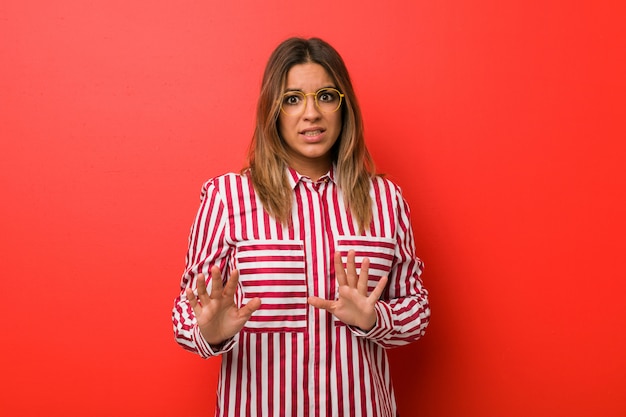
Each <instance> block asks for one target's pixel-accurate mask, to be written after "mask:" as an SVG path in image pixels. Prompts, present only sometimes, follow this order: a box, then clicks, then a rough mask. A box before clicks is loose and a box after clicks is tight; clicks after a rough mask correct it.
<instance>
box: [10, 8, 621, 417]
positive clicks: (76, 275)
mask: <svg viewBox="0 0 626 417" xmlns="http://www.w3.org/2000/svg"><path fill="white" fill-rule="evenodd" d="M382 3H385V4H386V5H385V6H382V5H381V2H373V1H372V2H369V4H363V2H361V1H356V0H355V1H347V2H337V1H327V0H322V1H318V2H316V3H310V2H309V3H297V2H283V1H278V0H270V1H265V2H256V1H252V0H249V1H245V2H227V1H220V2H215V1H204V2H199V1H197V2H189V1H183V2H173V1H163V0H156V1H155V0H153V1H147V0H130V1H129V0H95V1H83V0H57V1H44V0H40V1H37V0H4V1H3V2H2V4H0V138H1V147H0V192H1V194H2V204H0V236H1V237H0V273H1V276H0V294H1V295H2V298H3V299H2V314H1V315H0V328H1V329H2V331H0V349H1V353H2V355H0V385H1V387H0V414H1V415H3V416H35V415H45V416H107V417H108V416H139V415H144V416H157V417H158V416H173V415H176V416H208V415H211V410H212V407H213V404H214V389H215V376H216V369H217V367H218V362H219V360H211V361H202V360H201V359H199V358H197V357H195V356H193V355H191V354H188V353H186V352H184V351H183V350H182V349H180V348H179V347H178V346H177V345H176V344H175V343H174V341H173V337H172V332H171V324H170V309H171V306H172V300H173V298H174V296H175V295H176V292H177V291H178V283H179V277H180V274H181V272H182V268H183V261H184V253H185V249H186V238H187V233H188V231H189V227H190V225H191V221H192V219H193V215H194V214H195V211H196V208H197V206H198V203H199V200H198V197H199V191H200V186H201V184H202V182H203V181H204V180H205V179H207V178H208V177H210V176H213V175H216V174H220V173H223V172H225V171H232V170H238V169H239V168H240V167H241V166H242V164H243V162H244V155H245V151H246V148H247V144H248V141H249V138H250V136H251V133H252V127H253V120H254V114H253V112H254V105H255V101H256V95H257V91H258V87H259V82H260V77H261V72H262V69H263V67H264V64H265V61H266V59H267V57H268V55H269V53H270V52H271V50H272V49H273V48H274V46H275V45H276V44H277V43H278V42H279V41H280V40H282V39H283V38H285V37H286V36H289V35H295V34H298V35H305V36H311V35H318V36H321V37H323V38H326V39H327V40H329V41H330V42H331V43H332V44H333V45H335V46H336V47H337V48H338V49H339V51H340V52H341V53H342V54H343V56H344V58H345V59H346V61H347V63H348V66H349V68H350V70H351V72H352V75H353V78H354V82H355V85H356V89H357V92H358V94H359V96H360V99H361V102H362V106H363V110H364V113H365V117H366V130H367V138H368V141H369V146H370V147H371V150H372V152H373V154H374V156H375V158H376V161H377V163H378V166H379V168H380V171H383V172H386V173H388V175H389V176H390V177H391V178H393V179H395V180H396V181H397V182H398V183H399V184H400V185H401V186H402V187H403V189H404V191H405V194H406V197H407V199H408V200H409V203H410V204H411V207H412V214H413V225H414V229H415V233H416V236H417V247H418V251H419V255H420V256H421V257H422V258H423V259H424V260H425V262H426V271H425V275H424V279H425V283H426V285H427V287H428V288H429V289H430V291H431V300H432V309H433V316H432V322H431V327H430V328H429V331H428V334H427V336H426V337H425V338H424V339H423V340H422V341H420V342H418V343H417V344H415V345H412V346H410V347H406V348H401V349H398V350H395V351H393V352H392V361H393V365H394V368H393V373H394V378H395V382H396V385H397V392H398V401H399V405H400V411H401V412H402V415H404V416H412V415H418V416H425V417H430V416H438V417H449V416H464V417H484V416H497V417H500V416H507V417H508V416H511V417H512V416H551V417H552V416H567V417H573V416H604V417H610V416H616V417H617V416H624V415H626V354H625V352H626V336H625V332H624V329H625V328H626V302H624V293H625V292H626V273H625V268H624V259H626V257H625V255H624V251H625V249H626V237H625V236H626V221H625V220H624V214H625V213H626V193H625V191H624V190H625V189H626V169H625V167H624V165H625V164H626V127H625V126H626V123H625V122H626V100H625V99H624V97H625V96H626V76H625V74H626V63H625V57H626V54H625V51H626V29H624V27H625V26H624V16H625V11H626V10H625V7H624V6H623V4H624V3H623V2H622V1H618V0H614V1H609V0H606V1H603V0H600V1H586V2H577V1H574V2H572V1H564V0H555V1H549V2H526V1H521V0H515V1H490V0H474V1H463V0H443V1H437V2H435V1H424V0H418V1H410V2H409V1H391V2H382Z"/></svg>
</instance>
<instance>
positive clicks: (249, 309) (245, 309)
mask: <svg viewBox="0 0 626 417" xmlns="http://www.w3.org/2000/svg"><path fill="white" fill-rule="evenodd" d="M259 308H261V299H260V298H259V297H254V298H253V299H252V300H250V301H248V304H246V305H244V306H242V307H241V308H240V309H239V312H240V314H242V315H243V316H244V317H248V318H250V316H251V315H252V313H254V312H255V311H257V310H258V309H259Z"/></svg>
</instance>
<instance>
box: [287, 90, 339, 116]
mask: <svg viewBox="0 0 626 417" xmlns="http://www.w3.org/2000/svg"><path fill="white" fill-rule="evenodd" d="M327 90H332V91H335V92H337V94H338V95H339V104H338V105H337V108H336V109H335V110H333V111H328V112H327V111H324V110H322V108H321V107H320V104H319V103H318V101H317V95H318V94H319V93H320V92H322V91H327ZM294 93H295V94H300V95H302V96H304V105H303V106H302V110H301V111H300V112H299V113H287V112H286V111H285V110H284V109H283V103H284V101H285V97H286V96H287V95H290V94H294ZM308 96H313V97H314V100H315V107H317V109H318V110H319V111H320V112H321V113H323V114H332V113H335V112H336V111H337V110H339V109H340V108H341V105H342V104H343V101H344V100H343V98H344V97H345V96H346V95H345V94H344V93H342V92H341V91H339V90H337V89H336V88H335V87H322V88H320V89H319V90H317V91H316V92H314V93H304V92H302V91H288V92H286V93H283V95H282V96H280V111H281V112H283V113H284V114H286V115H287V116H302V114H304V112H305V111H306V105H307V100H308Z"/></svg>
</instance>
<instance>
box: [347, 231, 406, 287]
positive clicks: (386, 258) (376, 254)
mask: <svg viewBox="0 0 626 417" xmlns="http://www.w3.org/2000/svg"><path fill="white" fill-rule="evenodd" d="M336 247H337V250H338V251H339V252H340V253H341V259H342V261H343V265H344V267H345V265H346V262H347V260H348V251H350V250H354V253H355V263H356V270H357V273H360V272H361V264H362V262H363V259H364V258H368V259H369V261H370V267H369V279H368V281H367V292H368V294H369V293H371V292H372V290H373V289H374V288H375V287H376V285H377V284H378V281H380V279H381V278H382V277H384V276H386V275H388V274H389V272H390V271H391V267H392V265H393V260H394V254H395V251H396V241H395V240H394V239H390V238H385V237H372V236H344V237H340V238H339V239H338V240H337V246H336Z"/></svg>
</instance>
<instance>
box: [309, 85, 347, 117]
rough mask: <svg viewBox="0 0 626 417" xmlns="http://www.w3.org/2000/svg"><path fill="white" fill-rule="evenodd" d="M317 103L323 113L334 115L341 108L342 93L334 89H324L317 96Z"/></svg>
mask: <svg viewBox="0 0 626 417" xmlns="http://www.w3.org/2000/svg"><path fill="white" fill-rule="evenodd" d="M315 102H316V103H317V106H318V107H319V109H320V110H321V111H322V112H323V113H332V112H335V111H337V109H339V106H341V93H340V92H339V91H337V90H335V89H334V88H322V89H321V90H319V91H318V92H317V94H315Z"/></svg>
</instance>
